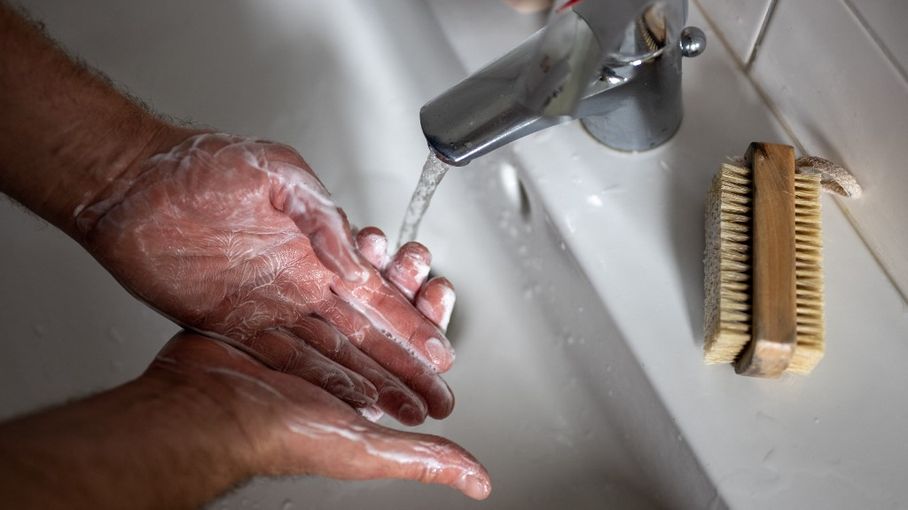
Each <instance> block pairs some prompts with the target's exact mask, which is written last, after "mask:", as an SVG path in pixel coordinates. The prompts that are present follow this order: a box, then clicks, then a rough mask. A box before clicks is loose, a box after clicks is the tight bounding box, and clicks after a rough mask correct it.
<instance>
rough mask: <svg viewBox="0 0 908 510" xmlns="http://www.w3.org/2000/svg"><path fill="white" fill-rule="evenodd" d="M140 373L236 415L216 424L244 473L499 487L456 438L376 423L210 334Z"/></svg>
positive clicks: (476, 491)
mask: <svg viewBox="0 0 908 510" xmlns="http://www.w3.org/2000/svg"><path fill="white" fill-rule="evenodd" d="M141 378H142V379H146V380H154V381H162V382H163V383H164V384H166V385H167V388H169V389H167V394H168V395H189V397H187V398H186V399H184V402H185V405H193V402H194V401H193V400H192V399H193V398H196V397H191V396H192V395H196V396H198V395H205V398H204V399H203V400H202V401H201V402H203V405H206V406H207V405H217V406H220V408H222V409H223V410H225V411H226V412H224V413H213V414H217V415H219V416H227V417H230V418H229V419H228V420H229V421H230V422H229V423H224V422H219V423H216V424H213V425H214V426H216V427H218V432H220V433H222V434H223V433H226V432H228V431H233V432H234V433H235V434H237V436H230V437H233V439H224V441H225V444H221V445H220V448H222V449H223V450H224V451H225V452H229V455H227V456H226V457H227V458H229V459H234V460H232V461H230V462H235V463H238V464H239V465H237V466H226V467H228V468H236V469H237V470H238V471H239V472H241V473H243V474H244V475H243V476H245V477H251V476H255V475H268V476H284V475H300V474H309V475H318V476H326V477H330V478H337V479H342V480H371V479H377V478H399V479H407V480H417V481H420V482H423V483H437V484H443V485H448V486H450V487H452V488H455V489H457V490H459V491H461V492H463V493H464V494H465V495H467V496H469V497H471V498H473V499H485V498H486V497H488V495H489V493H490V492H491V490H492V487H491V482H490V480H489V474H488V472H487V471H486V469H485V468H484V467H483V466H482V464H480V463H479V462H478V461H477V460H476V459H475V458H474V457H473V456H472V455H470V453H469V452H467V451H466V450H464V449H463V448H461V447H460V446H458V445H457V444H454V443H452V442H451V441H449V440H447V439H444V438H442V437H438V436H432V435H427V434H416V433H411V432H403V431H399V430H393V429H390V428H386V427H383V426H381V425H377V424H375V423H372V422H371V421H369V420H366V419H365V418H363V417H362V416H360V415H359V414H357V413H356V412H355V411H354V410H353V409H352V408H350V406H348V405H347V404H345V403H344V402H341V401H340V400H337V399H336V398H334V397H333V396H331V395H330V394H328V393H327V392H325V391H323V390H322V389H321V388H319V387H317V386H315V385H313V384H310V383H308V382H306V381H304V380H302V379H300V378H299V377H292V376H289V375H287V374H285V373H282V372H278V371H275V370H271V369H269V368H268V367H265V366H264V365H262V364H261V363H259V362H258V361H256V360H254V359H252V358H251V357H249V356H247V355H246V354H244V353H242V352H240V351H238V350H236V349H234V348H232V347H231V346H229V345H225V344H223V343H221V342H218V341H216V340H212V339H210V338H207V337H204V336H200V335H196V334H192V333H181V334H178V335H177V336H175V337H174V338H173V339H171V340H170V342H169V343H168V344H167V345H166V346H165V347H164V349H163V350H162V351H161V352H160V354H159V355H158V357H157V358H156V359H155V361H154V362H152V364H151V366H150V367H149V368H148V370H147V371H146V372H145V373H144V374H143V375H142V377H141ZM186 414H188V415H191V414H192V413H186ZM209 414H211V413H209ZM233 422H235V423H233ZM195 425H196V424H193V423H184V424H182V425H181V427H185V428H191V427H193V426H195ZM207 426H212V424H209V425H207ZM198 432H201V433H202V435H206V434H205V430H200V431H198ZM211 436H212V437H214V432H212V433H211Z"/></svg>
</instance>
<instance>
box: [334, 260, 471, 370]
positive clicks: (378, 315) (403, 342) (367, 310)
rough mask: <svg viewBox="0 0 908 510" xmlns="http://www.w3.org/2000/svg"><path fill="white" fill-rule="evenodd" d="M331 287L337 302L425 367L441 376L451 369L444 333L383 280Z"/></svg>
mask: <svg viewBox="0 0 908 510" xmlns="http://www.w3.org/2000/svg"><path fill="white" fill-rule="evenodd" d="M331 288H332V290H333V291H334V293H335V294H337V295H338V297H339V298H340V299H339V301H343V302H345V303H349V304H350V306H351V307H352V308H354V309H355V310H356V311H357V312H359V313H361V314H362V315H363V316H365V317H366V318H367V319H368V321H369V322H370V323H371V324H372V325H373V326H374V327H375V329H376V330H378V331H379V332H381V333H382V334H384V335H386V336H387V338H388V339H389V340H391V341H392V342H395V343H397V344H398V345H399V346H401V347H403V348H404V349H406V350H407V351H408V352H410V353H411V354H412V355H413V356H415V357H416V359H417V360H419V361H421V362H423V363H425V364H426V366H428V367H431V368H432V369H433V370H435V371H436V372H441V373H444V372H446V371H447V370H448V369H450V368H451V364H452V363H453V362H454V348H453V347H452V346H451V343H450V342H449V341H448V339H447V338H446V337H445V335H444V333H443V332H442V331H441V330H440V329H438V327H437V326H436V325H435V324H432V322H431V321H429V320H428V319H427V318H426V317H425V316H423V314H422V313H420V312H419V310H417V309H416V308H415V307H414V306H413V303H411V302H410V301H408V300H407V298H406V297H404V296H403V294H401V293H400V292H399V291H398V290H397V289H395V288H394V287H393V286H392V284H390V283H388V282H387V281H386V280H385V279H384V278H381V277H379V276H378V275H375V276H374V277H373V278H370V279H369V280H368V281H367V282H366V283H365V284H362V285H356V286H351V285H347V284H344V283H343V282H335V283H334V284H332V287H331ZM335 326H336V324H335ZM392 373H396V372H394V371H393V370H392Z"/></svg>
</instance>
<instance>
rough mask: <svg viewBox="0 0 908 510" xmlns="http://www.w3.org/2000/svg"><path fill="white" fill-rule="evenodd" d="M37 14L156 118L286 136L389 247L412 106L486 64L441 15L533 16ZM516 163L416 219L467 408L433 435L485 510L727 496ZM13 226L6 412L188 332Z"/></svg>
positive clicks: (393, 491) (33, 229) (55, 395)
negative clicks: (480, 478) (489, 483)
mask: <svg viewBox="0 0 908 510" xmlns="http://www.w3.org/2000/svg"><path fill="white" fill-rule="evenodd" d="M25 5H26V7H27V8H28V9H30V10H31V11H32V12H33V13H34V14H35V15H36V16H38V17H41V18H42V19H44V20H45V21H46V23H47V26H48V30H49V31H50V33H52V34H54V35H55V36H56V37H57V38H59V39H60V40H61V41H62V42H63V44H64V45H65V46H66V47H67V48H69V49H71V50H72V51H74V52H76V53H78V54H79V55H81V56H83V57H84V58H86V59H87V60H88V61H89V62H91V63H93V64H95V65H97V66H98V67H100V68H101V69H104V70H105V71H107V72H108V73H109V74H110V75H111V76H112V78H113V79H114V80H115V81H116V82H118V83H121V84H123V85H124V86H125V87H127V88H128V89H129V90H130V91H131V92H133V93H135V94H136V95H138V96H140V97H142V98H144V99H146V100H147V101H148V102H149V103H150V104H152V105H153V106H154V107H156V108H158V109H160V110H161V111H164V112H167V113H169V114H172V115H175V116H177V117H180V118H191V119H195V120H198V121H200V122H203V123H205V124H210V125H215V126H218V127H219V128H221V129H224V130H227V131H233V132H238V133H246V134H252V135H256V136H262V137H268V138H272V139H276V140H279V141H283V142H287V143H290V144H292V145H294V146H295V147H297V148H298V149H299V150H300V152H301V153H302V154H303V155H304V157H306V159H307V160H308V161H309V163H310V164H311V165H312V166H313V168H315V169H316V171H317V172H318V173H319V174H320V176H321V177H322V178H323V180H324V181H325V182H326V185H327V186H328V188H329V189H331V190H333V191H334V194H335V198H336V199H337V201H338V202H339V203H340V204H341V205H342V206H343V207H345V209H346V210H347V212H348V213H349V216H350V218H351V220H352V221H353V222H354V223H358V224H360V225H364V224H367V223H373V224H377V225H379V226H380V227H382V228H383V229H384V230H385V231H386V232H388V233H389V234H391V235H392V236H393V235H394V234H395V233H396V232H397V228H398V222H399V220H400V218H401V216H402V214H403V211H404V208H405V206H406V202H407V199H408V197H409V194H410V192H411V191H412V188H413V186H414V185H415V182H416V179H417V177H418V171H419V168H420V167H421V164H422V161H423V160H424V159H425V156H426V146H425V142H424V140H423V138H422V135H421V131H420V128H419V124H418V116H417V112H418V109H419V107H420V105H421V104H422V103H424V102H425V101H426V100H427V99H429V98H430V97H432V96H433V95H434V94H436V93H438V92H439V91H441V90H443V88H445V87H446V86H448V85H450V84H451V83H454V82H455V81H456V80H458V79H460V78H461V77H462V76H464V75H465V73H466V69H467V68H468V67H470V66H472V65H473V64H471V63H470V62H466V61H464V60H463V59H461V58H460V57H459V56H458V54H457V52H456V50H455V48H454V47H453V46H452V45H451V44H450V42H449V37H451V34H447V35H446V34H445V32H444V31H443V30H441V29H440V24H439V21H438V19H439V17H441V16H448V15H456V12H463V13H469V12H470V11H469V9H476V8H480V9H491V10H492V11H493V12H494V13H495V15H496V16H502V17H503V19H505V20H507V21H508V22H507V24H505V25H502V26H506V27H509V28H507V29H503V30H498V31H492V30H489V31H488V33H489V34H490V36H489V37H490V39H489V40H488V41H487V42H488V45H487V46H486V47H485V51H490V52H491V51H496V49H495V48H496V47H497V46H500V47H501V49H506V48H507V47H508V45H511V44H513V42H515V41H514V40H512V39H514V38H520V37H522V36H523V35H525V33H526V32H527V31H530V30H533V29H534V28H535V27H536V26H538V22H539V19H538V18H533V17H519V16H518V15H516V14H513V13H511V12H510V11H509V10H507V9H506V8H504V7H503V6H500V5H497V4H494V3H492V4H489V3H486V5H485V6H481V5H479V4H477V3H476V2H464V3H463V4H462V5H461V6H459V7H458V9H464V10H462V11H456V12H455V13H454V14H452V13H451V12H449V11H450V9H451V6H445V5H444V3H442V2H440V1H438V2H434V3H432V2H430V3H428V4H427V3H426V2H422V1H418V0H397V1H388V2H381V3H378V2H370V1H351V0H343V1H341V0H337V1H334V2H306V1H298V2H292V3H291V2H280V1H277V0H272V1H261V2H255V3H249V2H239V1H234V2H221V1H214V0H211V1H204V2H202V1H200V2H192V3H189V4H186V3H184V2H180V1H177V0H168V1H163V2H154V3H150V2H144V3H134V4H128V5H126V4H122V3H120V2H116V1H114V0H105V1H99V2H93V3H92V4H91V5H80V6H75V5H72V4H70V3H68V2H65V1H62V0H31V1H27V2H25ZM446 9H447V10H446ZM490 19H491V18H484V20H485V23H489V22H490V21H489V20H490ZM489 28H492V27H491V26H490V27H489ZM152 34H167V37H163V38H157V37H154V36H152ZM112 40H115V41H118V43H117V44H115V45H113V44H110V41H112ZM200 63H201V64H200ZM511 156H513V154H510V155H509V154H508V153H503V154H502V155H501V157H492V158H487V159H486V160H485V161H479V162H476V163H475V164H473V165H471V166H470V167H468V168H465V169H462V170H455V171H452V172H450V173H449V174H448V175H449V177H448V178H447V179H446V181H445V182H444V183H443V185H442V187H441V188H440V190H439V192H438V194H437V195H436V200H435V203H434V205H433V207H432V208H431V209H430V211H429V214H428V216H427V217H426V220H425V222H424V226H423V231H422V233H421V235H420V239H421V240H422V241H424V242H425V243H426V244H428V245H429V246H430V247H431V248H432V250H433V253H434V256H435V268H436V271H437V272H439V273H441V274H445V275H446V276H448V277H450V278H451V280H452V281H454V282H455V284H457V285H458V291H459V292H458V297H459V300H458V306H457V309H456V311H455V315H454V318H453V321H452V325H451V335H450V336H451V339H452V341H453V342H454V344H455V347H456V348H457V351H458V363H457V364H456V365H455V368H454V369H453V370H452V371H451V372H450V375H449V376H448V377H447V380H448V381H449V383H450V385H451V386H452V388H453V389H454V391H455V393H456V395H457V397H458V404H457V407H456V409H455V411H454V413H453V415H452V416H451V417H450V418H448V419H446V420H444V421H440V422H435V421H432V422H430V423H426V424H425V425H423V426H421V427H419V430H423V431H426V432H431V433H436V434H441V435H444V436H446V437H449V438H451V439H453V440H455V441H457V442H459V443H460V444H462V445H463V446H465V447H466V448H467V449H469V450H471V451H472V452H473V453H475V455H476V456H477V457H478V458H479V459H480V460H481V461H482V462H484V464H485V465H486V466H487V467H488V469H489V471H490V473H491V476H492V479H493V487H494V489H493V493H492V496H491V499H489V500H488V501H487V502H486V503H484V504H485V506H486V507H489V508H500V509H507V508H514V509H517V508H520V509H525V508H556V507H559V508H572V509H584V508H602V507H615V508H653V507H661V506H666V505H669V504H671V505H672V506H693V507H699V508H703V507H706V506H707V505H709V504H711V503H712V504H715V505H721V503H722V502H721V500H720V499H719V498H718V496H717V494H716V491H715V489H714V488H713V486H712V484H711V483H710V482H709V480H708V478H707V477H706V475H705V474H704V472H703V470H702V469H701V468H700V467H699V464H698V462H697V460H696V458H695V456H694V455H693V453H692V451H691V449H690V447H689V446H688V444H687V442H686V441H685V438H684V437H683V435H682V434H681V433H680V431H679V430H678V429H677V428H676V427H675V425H674V424H673V421H672V419H671V417H670V415H669V414H668V412H667V411H666V408H665V407H664V406H663V405H662V403H661V401H660V398H659V397H658V395H657V393H656V392H655V391H654V390H653V388H652V387H651V385H650V384H649V382H648V380H647V378H646V376H645V373H644V371H643V370H642V368H641V366H640V365H639V364H638V363H637V361H636V358H635V357H634V355H633V354H632V352H631V350H630V349H629V348H628V346H627V343H626V342H627V339H626V338H625V336H624V335H623V334H622V331H621V330H620V329H619V328H618V327H617V325H616V322H615V321H614V320H613V319H612V317H611V315H610V313H609V310H608V309H607V308H606V307H605V306H604V305H603V302H602V300H601V299H600V298H599V296H598V295H597V293H596V292H595V290H594V288H593V287H592V286H591V285H590V283H589V280H588V279H587V278H586V276H585V275H584V272H583V271H582V270H581V268H580V267H579V266H578V264H577V263H576V262H575V260H574V257H573V256H572V255H571V253H570V252H569V251H568V249H567V245H566V244H565V243H566V241H567V240H566V239H565V238H564V237H563V236H562V234H561V233H560V231H559V229H558V228H556V226H555V224H554V223H553V222H552V220H551V219H550V217H551V216H550V214H549V213H548V212H547V210H546V207H545V205H544V204H543V203H542V202H541V200H540V198H539V197H538V195H537V194H536V193H535V191H534V189H533V188H532V187H528V186H527V185H526V184H525V183H524V182H523V179H524V174H525V171H526V170H525V169H523V167H521V164H520V161H519V158H513V157H511ZM0 227H2V230H3V237H4V238H6V239H9V246H10V247H11V248H10V249H9V250H5V251H4V253H3V254H2V255H0V257H2V263H0V268H3V269H2V271H3V273H2V276H0V279H2V281H4V289H5V291H4V293H3V295H2V296H0V323H2V324H4V329H5V331H6V334H5V335H4V336H5V337H7V338H8V339H10V340H9V341H7V342H5V343H4V346H3V352H2V354H3V355H2V356H0V386H2V387H3V388H7V390H6V391H4V392H3V393H2V394H0V399H2V400H0V416H10V415H14V414H16V413H20V412H24V411H27V410H30V409H34V408H37V407H40V406H43V405H46V404H49V403H52V402H58V401H61V400H63V399H66V398H71V397H75V396H79V395H84V394H86V393H89V392H91V391H96V390H99V389H102V388H105V387H110V386H112V385H114V384H117V383H120V382H123V381H125V380H127V379H129V378H131V377H134V376H135V375H137V374H138V373H139V372H140V371H141V369H142V368H143V367H144V366H145V365H146V364H147V363H148V361H150V359H151V357H152V356H153V354H154V352H155V351H156V349H157V348H158V347H160V346H161V345H162V344H163V342H164V341H165V340H166V339H167V338H169V336H170V335H171V334H173V333H174V332H175V331H176V329H177V328H176V327H175V326H173V325H172V324H171V323H169V322H168V321H166V320H164V319H162V318H160V317H159V316H157V315H155V314H154V313H153V312H150V311H148V310H147V309H146V308H145V307H144V306H143V305H141V304H139V303H137V302H135V301H134V300H133V299H132V298H130V297H129V296H128V295H127V294H126V293H125V292H124V291H122V290H121V289H120V288H119V287H118V286H117V285H116V283H115V282H114V281H113V280H112V279H111V278H110V277H109V276H108V275H107V274H106V273H104V271H103V270H101V269H100V268H98V267H97V266H96V265H95V263H94V262H93V260H92V259H91V258H90V257H88V256H87V255H85V254H83V253H81V251H80V249H79V248H78V247H77V246H76V245H75V244H74V243H72V242H70V241H69V240H68V239H66V238H65V237H64V236H63V235H62V234H60V233H59V232H57V231H55V230H53V229H52V228H49V227H47V226H45V225H43V224H42V223H41V222H40V221H38V220H36V219H34V218H31V217H29V216H28V215H27V214H26V213H24V212H22V211H21V210H20V209H18V208H16V207H14V206H12V205H10V204H8V203H6V202H3V203H2V204H0ZM37 303H42V306H41V307H38V306H37ZM9 388H18V390H17V391H16V392H15V393H12V392H11V391H9ZM471 505H477V506H478V505H479V503H474V502H471V501H468V500H466V499H465V498H464V497H463V496H461V495H460V494H458V493H455V492H454V491H451V490H449V489H445V488H441V487H437V486H421V485H419V484H416V483H412V482H401V481H373V482H356V483H350V482H336V481H330V480H324V479H317V478H298V479H284V480H256V481H254V482H253V483H251V484H250V485H248V486H246V487H244V488H241V489H238V490H236V491H235V492H233V493H231V494H229V495H227V496H225V497H223V498H222V499H220V500H219V501H217V502H215V503H213V504H212V507H213V508H249V507H251V508H294V507H298V508H374V509H380V508H389V509H390V508H395V509H405V508H413V509H417V508H419V509H421V508H428V507H431V508H436V509H439V510H440V509H445V508H452V509H453V508H465V507H469V506H471Z"/></svg>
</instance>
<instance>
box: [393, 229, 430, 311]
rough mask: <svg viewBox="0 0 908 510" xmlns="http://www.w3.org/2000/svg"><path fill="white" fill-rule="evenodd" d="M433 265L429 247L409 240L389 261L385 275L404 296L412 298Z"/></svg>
mask: <svg viewBox="0 0 908 510" xmlns="http://www.w3.org/2000/svg"><path fill="white" fill-rule="evenodd" d="M431 265H432V254H431V253H430V252H429V249H428V248H426V247H425V246H423V245H422V244H420V243H417V242H409V243H407V244H405V245H403V246H401V247H400V249H399V250H397V253H395V254H394V258H393V259H391V262H389V263H388V267H387V268H386V269H385V272H384V276H385V278H387V279H388V281H390V282H391V283H393V284H394V286H395V287H397V288H398V290H400V291H401V292H402V293H403V294H404V296H407V298H408V299H410V300H412V299H413V297H414V296H416V292H417V291H418V290H419V288H420V287H421V286H422V284H423V282H425V281H426V276H428V275H429V267H430V266H431Z"/></svg>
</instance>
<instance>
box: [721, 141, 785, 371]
mask: <svg viewBox="0 0 908 510" xmlns="http://www.w3.org/2000/svg"><path fill="white" fill-rule="evenodd" d="M745 160H746V162H747V165H748V166H749V167H750V168H751V170H752V173H753V183H754V192H753V193H754V196H753V225H752V230H751V232H752V238H753V244H752V245H751V247H752V251H751V267H752V271H753V273H752V280H751V283H752V286H751V289H752V292H751V297H752V304H751V307H752V318H753V323H752V328H751V342H750V343H749V344H748V345H747V347H746V348H745V350H744V352H743V353H742V354H741V356H740V357H739V358H738V361H737V362H736V364H735V371H736V372H737V373H739V374H743V375H750V376H757V377H779V376H780V375H782V372H784V371H785V369H786V368H788V364H789V362H790V361H791V357H792V354H793V353H794V349H795V340H796V328H797V315H796V309H795V285H796V281H795V203H794V175H795V156H794V149H793V148H792V147H790V146H788V145H778V144H769V143H752V144H750V147H749V148H748V149H747V154H746V156H745Z"/></svg>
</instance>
